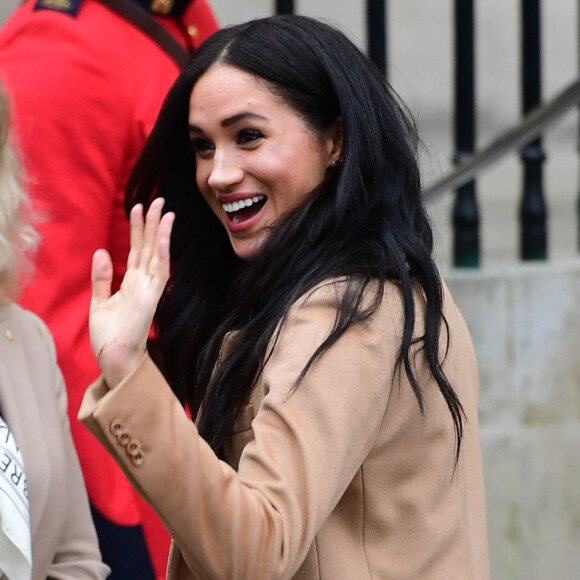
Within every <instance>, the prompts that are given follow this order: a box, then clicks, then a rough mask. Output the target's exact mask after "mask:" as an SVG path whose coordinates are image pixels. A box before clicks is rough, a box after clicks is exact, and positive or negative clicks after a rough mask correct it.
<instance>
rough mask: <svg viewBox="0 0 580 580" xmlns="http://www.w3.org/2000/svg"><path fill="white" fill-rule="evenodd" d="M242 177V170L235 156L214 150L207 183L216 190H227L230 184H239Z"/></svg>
mask: <svg viewBox="0 0 580 580" xmlns="http://www.w3.org/2000/svg"><path fill="white" fill-rule="evenodd" d="M243 178H244V171H243V169H242V168H241V166H240V164H239V163H238V162H237V156H236V155H235V154H228V153H227V152H224V151H217V150H216V152H215V153H214V156H213V165H212V167H211V172H210V174H209V177H208V180H207V182H208V185H209V186H210V187H211V188H212V189H215V190H218V191H227V190H228V189H229V188H231V187H232V186H234V185H237V184H239V183H240V182H241V181H242V179H243Z"/></svg>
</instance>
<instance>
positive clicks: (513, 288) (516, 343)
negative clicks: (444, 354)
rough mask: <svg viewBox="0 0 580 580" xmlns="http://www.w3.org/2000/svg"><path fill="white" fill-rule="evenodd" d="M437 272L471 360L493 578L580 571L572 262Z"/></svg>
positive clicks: (577, 302) (578, 362)
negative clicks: (474, 361) (457, 313)
mask: <svg viewBox="0 0 580 580" xmlns="http://www.w3.org/2000/svg"><path fill="white" fill-rule="evenodd" d="M444 277H445V279H446V281H447V283H448V285H449V287H450V289H451V292H452V294H453V295H454V297H455V300H456V302H457V304H458V305H459V307H460V309H461V311H462V312H463V315H464V317H465V319H466V322H467V324H468V326H469V328H470V331H471V334H472V337H473V342H474V346H475V350H476V353H477V357H478V365H479V376H480V383H481V389H480V423H481V435H482V448H483V457H484V470H485V482H486V495H487V511H488V527H489V541H490V553H491V565H492V578H494V579H497V580H508V579H509V580H552V579H556V578H557V579H558V580H573V579H576V578H579V577H580V260H571V261H561V262H558V263H552V264H541V265H518V266H515V267H513V268H505V269H504V268H502V269H497V270H493V269H487V270H480V271H476V272H458V271H453V272H449V273H447V274H446V275H444Z"/></svg>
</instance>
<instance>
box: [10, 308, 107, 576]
mask: <svg viewBox="0 0 580 580" xmlns="http://www.w3.org/2000/svg"><path fill="white" fill-rule="evenodd" d="M66 406H67V397H66V390H65V387H64V382H63V380H62V375H61V373H60V370H59V368H58V366H57V363H56V354H55V349H54V344H53V341H52V338H51V336H50V334H49V333H48V330H47V328H46V326H45V325H44V323H42V322H41V320H40V319H39V318H38V317H37V316H35V315H34V314H32V313H30V312H28V311H26V310H23V309H22V308H20V307H19V306H17V305H16V304H10V305H8V306H4V307H2V308H0V413H1V414H2V417H3V419H4V420H5V421H6V423H7V424H8V426H9V427H10V429H11V431H12V432H13V433H14V437H15V440H16V442H17V444H18V447H19V448H20V452H21V453H22V459H23V462H24V469H25V472H26V480H27V487H28V500H29V510H30V527H31V536H32V560H33V570H32V580H45V579H46V578H49V579H54V580H89V579H90V580H100V579H102V578H106V577H107V575H108V573H109V568H108V567H107V566H105V565H104V564H103V563H102V562H101V555H100V553H99V547H98V543H97V536H96V534H95V530H94V527H93V522H92V520H91V514H90V511H89V503H88V499H87V495H86V492H85V486H84V482H83V478H82V475H81V471H80V467H79V464H78V459H77V456H76V453H75V450H74V447H73V443H72V439H71V434H70V429H69V423H68V417H67V410H66Z"/></svg>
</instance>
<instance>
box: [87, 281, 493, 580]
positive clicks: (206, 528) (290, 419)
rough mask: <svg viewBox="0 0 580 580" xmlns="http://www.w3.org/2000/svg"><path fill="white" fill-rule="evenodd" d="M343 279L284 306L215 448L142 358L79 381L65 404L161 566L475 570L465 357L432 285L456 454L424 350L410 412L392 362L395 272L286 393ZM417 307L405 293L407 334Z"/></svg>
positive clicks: (323, 327)
mask: <svg viewBox="0 0 580 580" xmlns="http://www.w3.org/2000/svg"><path fill="white" fill-rule="evenodd" d="M341 291H342V283H341V282H340V281H335V282H331V283H327V284H323V285H320V286H319V287H317V288H316V289H315V290H314V291H311V292H310V293H308V294H307V295H306V296H304V297H303V298H302V299H300V300H299V301H298V302H297V303H296V304H295V305H294V306H293V307H292V309H291V312H290V313H289V316H288V317H287V319H286V320H285V322H284V323H283V325H282V327H281V332H280V335H279V338H278V340H277V342H276V344H275V345H274V347H273V350H272V353H271V356H270V357H269V359H268V361H267V364H266V365H265V367H264V370H263V372H262V373H261V375H260V377H259V379H258V381H257V385H256V387H255V389H254V391H253V393H252V395H251V398H250V400H249V401H248V404H247V406H246V407H245V408H244V410H243V412H242V413H241V416H240V417H239V418H238V421H237V425H236V428H235V432H234V434H233V435H232V438H231V442H230V445H229V446H228V449H227V453H226V460H227V461H220V460H218V459H217V457H216V456H215V455H214V453H213V452H212V450H211V449H210V447H209V446H208V445H207V443H206V442H205V441H204V440H203V439H202V438H201V437H200V436H199V435H198V432H197V429H196V426H195V424H194V423H193V422H191V421H190V420H189V419H188V418H187V416H186V414H185V412H184V410H183V408H182V407H181V405H180V404H179V401H178V400H177V398H176V397H175V396H174V395H173V393H172V391H171V389H170V388H169V386H168V385H167V383H166V382H165V380H164V379H163V377H162V375H161V374H160V372H159V371H158V370H157V368H156V367H155V365H154V364H153V363H152V361H151V360H150V358H149V357H148V356H147V355H145V356H144V357H143V359H142V360H141V362H140V364H139V365H138V367H137V368H136V369H135V370H134V371H133V372H132V374H131V375H130V376H128V377H127V378H126V379H125V380H124V381H123V382H122V383H121V384H119V385H118V386H117V387H116V388H115V389H114V390H112V391H109V390H108V388H107V385H106V384H105V383H104V381H102V380H98V381H97V382H95V383H93V384H92V385H91V386H90V387H89V389H88V390H87V392H86V394H85V398H84V400H83V404H82V406H81V410H80V414H79V417H80V418H81V420H82V421H83V422H84V423H85V424H86V425H87V426H88V427H89V428H90V429H91V431H92V432H93V433H94V434H95V435H96V436H97V437H98V438H99V439H100V441H101V442H102V444H103V445H104V446H105V447H106V448H107V449H108V451H109V452H110V453H111V454H112V455H113V456H114V457H115V459H116V460H117V461H118V462H119V465H120V466H121V467H122V469H123V470H124V472H125V473H126V475H127V477H128V478H129V479H130V480H131V482H132V483H133V485H134V486H135V487H136V489H137V490H138V491H139V493H141V494H142V495H143V497H144V498H145V499H146V500H147V501H148V502H150V503H151V505H152V506H153V507H154V508H155V509H156V511H157V512H158V513H159V515H160V517H161V518H162V520H163V521H164V522H165V525H166V526H167V528H168V529H169V531H170V533H171V535H172V538H173V545H172V552H171V555H170V560H169V564H168V571H167V578H168V579H171V580H186V579H193V578H196V579H224V580H226V579H227V580H234V579H245V580H249V579H252V580H259V579H279V578H280V579H282V578H288V579H290V578H295V579H304V580H306V579H308V580H315V579H316V580H318V579H321V580H342V579H344V580H355V579H356V580H361V579H371V578H372V579H398V580H402V579H406V580H407V579H415V580H419V579H420V580H427V579H429V580H487V579H489V564H488V551H487V533H486V520H485V504H484V488H483V474H482V463H481V453H480V443H479V435H478V421H477V401H478V381H477V368H476V362H475V357H474V353H473V349H472V344H471V340H470V337H469V333H468V331H467V328H466V325H465V323H464V321H463V319H462V317H461V315H460V313H459V311H458V310H457V308H456V306H455V305H454V303H453V301H452V299H451V297H450V295H449V292H448V290H447V289H446V288H445V290H444V314H445V317H446V319H447V322H448V324H449V333H450V345H449V352H448V354H447V358H446V363H445V367H444V368H445V372H446V374H447V377H448V379H449V380H450V382H451V384H452V385H453V386H454V388H455V389H456V391H457V394H458V396H459V398H460V400H461V402H462V405H463V408H464V410H465V416H466V418H465V423H464V432H463V440H462V444H461V452H460V456H459V461H458V463H457V465H455V459H454V453H455V435H454V430H453V423H452V420H451V416H450V413H449V411H448V409H447V406H446V404H445V401H444V399H443V397H442V396H441V394H440V392H439V390H438V389H437V387H436V385H435V384H434V382H433V379H432V378H431V377H430V375H429V373H428V372H427V370H426V364H425V360H424V358H423V353H422V351H421V350H419V351H417V352H416V353H415V356H414V357H413V360H414V364H415V369H416V373H417V376H418V379H419V383H420V385H421V387H422V390H423V396H424V414H421V412H420V410H419V407H418V404H417V400H416V398H415V395H414V394H413V392H412V390H411V387H410V384H409V382H408V380H407V377H406V374H405V372H404V371H401V369H400V368H399V367H397V365H396V362H395V361H396V357H397V352H398V348H399V344H400V338H401V333H402V310H401V300H400V294H399V290H398V289H397V287H396V286H395V285H388V286H387V288H386V291H385V295H384V297H383V300H382V303H381V306H380V309H379V311H378V312H377V313H376V314H375V315H374V316H373V317H372V319H371V320H369V321H367V322H366V323H364V324H360V325H357V326H355V327H353V328H351V329H349V330H348V332H346V333H345V334H344V335H343V336H342V337H341V338H340V339H339V340H338V341H337V342H336V343H335V344H334V345H333V346H332V347H331V348H330V349H329V350H328V351H327V352H326V353H325V354H324V355H323V356H322V357H321V358H320V359H319V360H318V361H317V362H316V363H315V364H314V365H313V366H312V367H311V369H310V370H309V372H308V373H307V374H306V376H305V378H304V380H303V381H302V383H301V385H300V387H299V388H298V390H296V391H295V392H293V393H292V394H290V392H291V387H292V385H293V384H294V381H295V380H296V378H297V376H298V375H299V373H300V371H301V370H302V368H303V367H304V365H305V363H306V362H307V360H308V359H309V357H310V355H311V354H312V353H313V351H314V350H315V348H316V347H317V346H318V345H319V344H320V343H321V341H322V340H323V339H324V338H325V337H326V336H327V334H328V332H329V331H330V329H331V328H332V325H333V323H334V320H335V315H336V304H337V300H338V296H339V295H340V293H341ZM422 309H423V306H422V299H421V298H420V296H417V310H418V316H417V329H416V331H417V332H419V331H420V330H421V329H422V326H423V312H422ZM235 341H236V336H235V335H229V336H228V337H227V338H226V341H225V343H224V345H223V347H222V356H223V355H224V354H225V353H227V351H228V349H230V348H235ZM442 348H443V347H442ZM218 364H219V363H218Z"/></svg>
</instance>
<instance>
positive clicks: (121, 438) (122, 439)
mask: <svg viewBox="0 0 580 580" xmlns="http://www.w3.org/2000/svg"><path fill="white" fill-rule="evenodd" d="M130 440H131V437H130V436H129V433H127V431H125V430H124V429H123V430H122V431H120V432H119V433H117V441H118V442H119V443H120V444H121V445H127V443H129V441H130Z"/></svg>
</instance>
